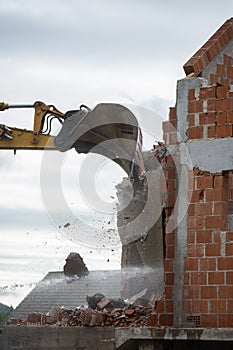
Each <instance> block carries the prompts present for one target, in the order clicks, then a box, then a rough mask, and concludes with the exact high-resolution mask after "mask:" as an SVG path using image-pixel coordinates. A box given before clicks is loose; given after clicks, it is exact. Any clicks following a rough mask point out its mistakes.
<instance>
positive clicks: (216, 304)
mask: <svg viewBox="0 0 233 350" xmlns="http://www.w3.org/2000/svg"><path fill="white" fill-rule="evenodd" d="M209 304H210V313H213V314H215V313H217V314H219V313H224V312H227V303H226V300H210V301H209ZM220 326H221V325H220Z"/></svg>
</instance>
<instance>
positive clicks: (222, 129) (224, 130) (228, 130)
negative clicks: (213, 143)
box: [216, 124, 232, 138]
mask: <svg viewBox="0 0 233 350" xmlns="http://www.w3.org/2000/svg"><path fill="white" fill-rule="evenodd" d="M231 136H232V125H230V124H227V125H217V127H216V137H219V138H224V137H231Z"/></svg>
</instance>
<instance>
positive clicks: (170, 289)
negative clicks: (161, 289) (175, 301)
mask: <svg viewBox="0 0 233 350" xmlns="http://www.w3.org/2000/svg"><path fill="white" fill-rule="evenodd" d="M164 295H165V297H166V299H172V298H173V287H171V286H165V293H164Z"/></svg>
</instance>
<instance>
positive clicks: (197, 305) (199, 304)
mask: <svg viewBox="0 0 233 350" xmlns="http://www.w3.org/2000/svg"><path fill="white" fill-rule="evenodd" d="M192 312H193V313H204V312H208V300H193V302H192Z"/></svg>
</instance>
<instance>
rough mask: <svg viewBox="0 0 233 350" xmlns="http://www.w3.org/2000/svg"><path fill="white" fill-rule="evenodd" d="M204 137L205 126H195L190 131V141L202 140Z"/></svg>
mask: <svg viewBox="0 0 233 350" xmlns="http://www.w3.org/2000/svg"><path fill="white" fill-rule="evenodd" d="M202 137H203V126H193V127H191V128H189V129H188V138H189V139H201V138H202Z"/></svg>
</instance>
